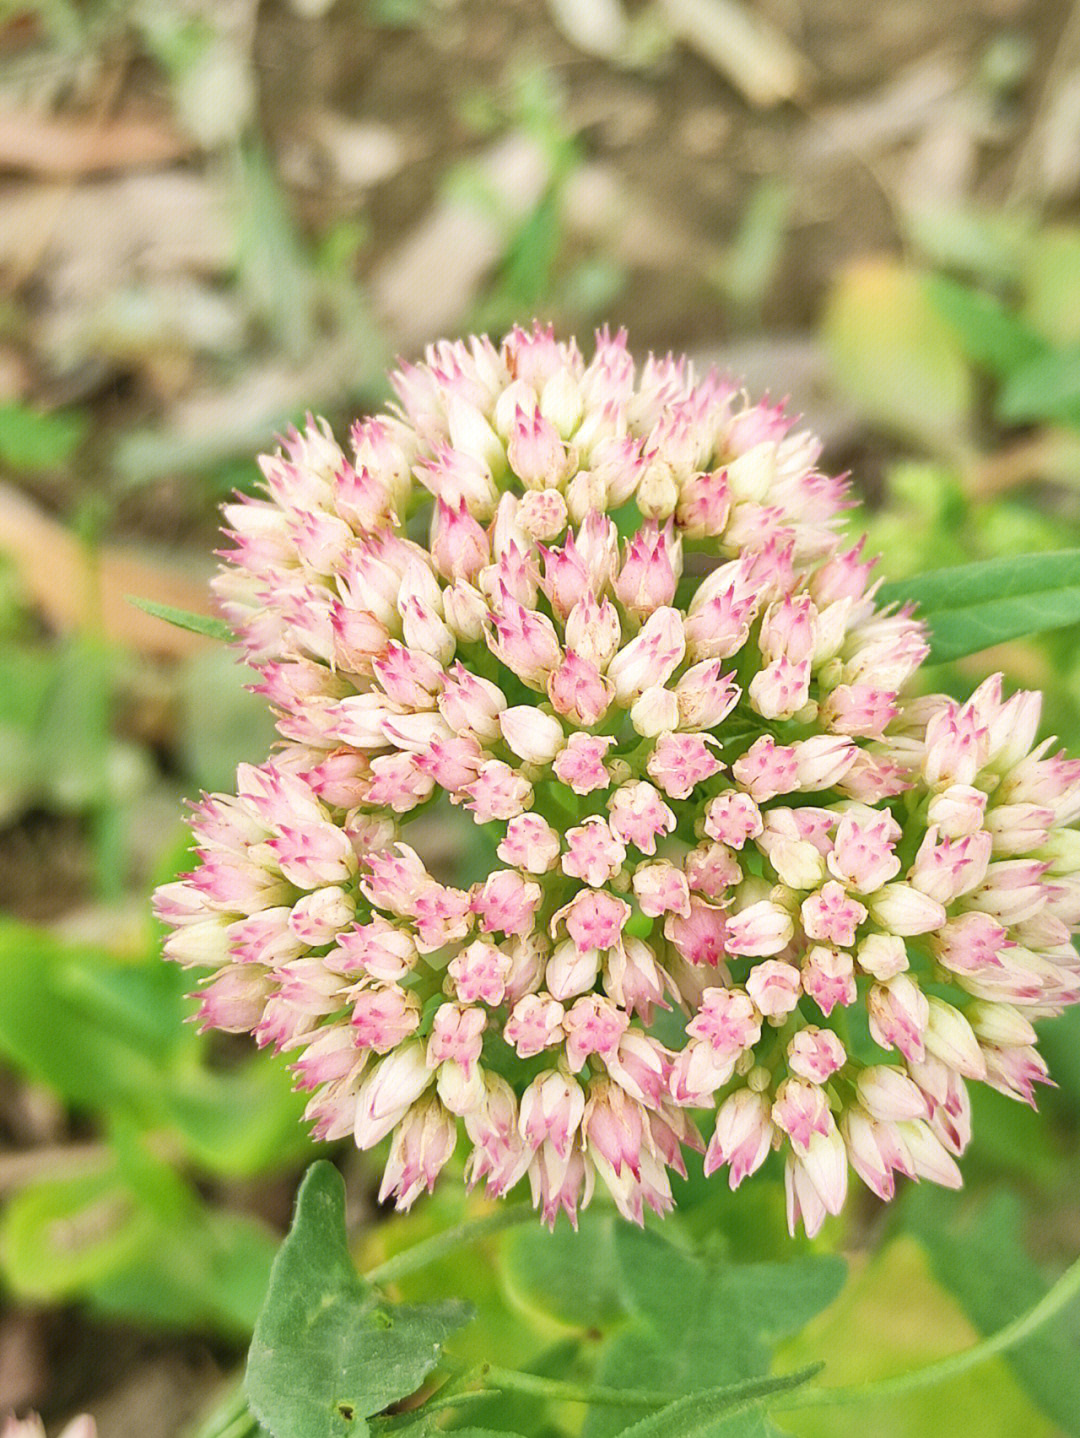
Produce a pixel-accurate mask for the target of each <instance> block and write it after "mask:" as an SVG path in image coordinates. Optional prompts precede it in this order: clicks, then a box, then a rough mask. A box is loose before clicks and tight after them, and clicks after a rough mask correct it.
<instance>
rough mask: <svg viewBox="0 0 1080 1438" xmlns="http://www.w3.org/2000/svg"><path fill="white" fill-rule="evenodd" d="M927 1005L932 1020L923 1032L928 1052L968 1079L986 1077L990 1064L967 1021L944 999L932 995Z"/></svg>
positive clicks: (929, 1018) (928, 1020) (929, 1020)
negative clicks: (987, 1064) (984, 1057)
mask: <svg viewBox="0 0 1080 1438" xmlns="http://www.w3.org/2000/svg"><path fill="white" fill-rule="evenodd" d="M927 1002H928V1005H929V1017H928V1019H927V1024H926V1029H925V1032H924V1033H923V1042H924V1043H925V1045H926V1052H927V1053H928V1054H930V1055H931V1057H933V1058H937V1059H940V1060H941V1062H942V1063H944V1064H948V1066H949V1067H950V1068H952V1069H955V1070H956V1072H957V1073H959V1074H963V1075H964V1077H965V1078H971V1079H981V1078H983V1077H984V1076H985V1074H986V1062H985V1060H984V1059H983V1056H982V1053H981V1051H980V1049H979V1041H978V1039H977V1038H976V1037H975V1035H974V1033H973V1032H972V1029H971V1025H970V1024H969V1023H968V1021H967V1019H966V1018H965V1017H964V1015H963V1014H962V1013H961V1012H960V1010H959V1009H956V1008H953V1006H952V1004H947V1003H946V1002H945V1001H944V999H939V998H937V997H936V996H934V995H931V997H930V998H929V999H928V1001H927Z"/></svg>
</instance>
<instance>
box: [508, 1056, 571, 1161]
mask: <svg viewBox="0 0 1080 1438" xmlns="http://www.w3.org/2000/svg"><path fill="white" fill-rule="evenodd" d="M584 1113H585V1095H584V1093H582V1091H581V1088H580V1086H579V1085H578V1084H576V1083H575V1082H574V1080H573V1079H571V1078H567V1077H566V1075H565V1074H561V1073H555V1072H553V1071H551V1070H548V1072H546V1073H543V1074H540V1075H539V1076H538V1077H537V1078H535V1079H533V1081H532V1083H531V1084H530V1085H529V1087H528V1088H527V1089H526V1090H525V1092H524V1094H523V1095H522V1098H521V1136H522V1137H523V1138H524V1140H525V1142H526V1143H527V1144H529V1145H530V1147H532V1148H539V1146H540V1145H541V1144H542V1143H550V1144H551V1145H552V1146H553V1148H554V1149H555V1151H556V1153H558V1154H559V1155H560V1156H561V1157H563V1158H566V1157H567V1156H568V1154H569V1152H570V1146H571V1143H572V1141H573V1137H574V1134H575V1133H576V1132H577V1130H578V1125H579V1124H580V1123H581V1120H582V1117H583V1115H584Z"/></svg>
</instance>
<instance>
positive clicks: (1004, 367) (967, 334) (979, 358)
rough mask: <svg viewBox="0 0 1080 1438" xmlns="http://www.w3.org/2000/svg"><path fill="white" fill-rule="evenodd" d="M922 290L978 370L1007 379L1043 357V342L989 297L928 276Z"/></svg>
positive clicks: (999, 302) (995, 300)
mask: <svg viewBox="0 0 1080 1438" xmlns="http://www.w3.org/2000/svg"><path fill="white" fill-rule="evenodd" d="M926 288H927V293H928V294H929V296H930V299H931V300H932V301H933V304H934V307H935V308H936V309H937V311H938V313H939V314H940V315H942V316H943V317H944V319H945V320H947V321H948V323H949V325H950V326H951V327H952V329H953V331H954V333H955V335H956V338H957V340H958V342H959V344H960V346H961V348H962V349H963V351H964V353H965V354H966V355H967V357H968V359H969V360H971V362H972V363H973V364H976V365H978V366H979V368H980V369H985V370H989V372H990V373H991V374H995V375H1009V374H1012V372H1013V371H1014V370H1017V369H1019V368H1020V367H1021V366H1022V365H1026V364H1030V363H1031V362H1032V361H1033V360H1037V359H1039V358H1041V357H1042V356H1043V355H1045V354H1046V352H1047V346H1046V341H1045V340H1043V339H1042V338H1041V337H1040V336H1039V335H1037V334H1036V333H1035V331H1034V330H1033V329H1031V328H1030V327H1029V326H1028V325H1026V324H1025V323H1024V321H1023V320H1022V319H1020V318H1018V316H1017V315H1015V314H1013V313H1012V312H1011V311H1010V310H1008V309H1006V307H1005V306H1004V305H1003V304H1002V302H1001V301H1000V300H999V299H996V298H995V297H994V296H993V295H988V294H986V293H984V292H983V291H981V290H973V289H970V288H969V287H968V286H967V285H962V284H959V283H958V282H957V281H956V280H952V279H949V278H948V277H947V276H946V275H930V276H928V277H927V280H926Z"/></svg>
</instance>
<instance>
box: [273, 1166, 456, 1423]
mask: <svg viewBox="0 0 1080 1438" xmlns="http://www.w3.org/2000/svg"><path fill="white" fill-rule="evenodd" d="M469 1316H470V1311H469V1308H468V1306H467V1305H466V1304H463V1303H456V1302H446V1303H437V1304H423V1305H417V1306H415V1307H410V1306H406V1305H397V1306H395V1305H392V1304H389V1303H387V1302H385V1301H384V1300H383V1299H382V1297H381V1296H380V1294H379V1293H378V1291H377V1290H376V1289H375V1288H373V1287H372V1286H371V1284H370V1283H367V1282H366V1281H365V1280H364V1279H363V1278H361V1277H360V1275H359V1274H358V1273H357V1271H356V1269H355V1267H354V1266H353V1262H352V1259H351V1257H350V1256H349V1248H348V1244H347V1242H346V1237H345V1186H344V1184H343V1183H342V1180H341V1177H340V1175H339V1174H338V1173H337V1171H336V1170H335V1169H334V1168H333V1166H332V1165H331V1164H329V1163H326V1162H325V1161H320V1162H318V1163H315V1164H313V1165H312V1166H311V1168H310V1169H309V1170H308V1172H307V1176H306V1177H305V1179H304V1182H303V1184H302V1185H301V1188H300V1193H299V1196H298V1198H297V1201H296V1216H295V1218H294V1219H293V1225H292V1228H291V1229H290V1231H289V1235H288V1237H287V1238H286V1239H285V1242H284V1243H283V1244H282V1246H281V1249H280V1251H279V1253H278V1256H277V1258H276V1260H275V1261H274V1268H273V1272H272V1274H271V1277H270V1288H269V1291H268V1293H267V1296H266V1303H265V1305H264V1307H263V1310H262V1312H261V1313H260V1315H259V1321H258V1323H257V1324H256V1326H255V1336H254V1338H253V1340H252V1344H251V1349H250V1352H249V1354H248V1366H247V1377H246V1379H245V1391H246V1393H247V1397H248V1402H249V1403H250V1405H251V1411H252V1412H253V1413H254V1415H255V1417H256V1418H257V1419H258V1420H259V1422H260V1423H261V1424H262V1425H263V1427H264V1428H266V1429H268V1430H269V1432H270V1433H272V1434H273V1435H274V1438H345V1435H354V1438H362V1435H364V1434H366V1433H367V1432H368V1431H369V1430H368V1424H367V1422H366V1420H367V1419H368V1418H370V1417H373V1416H374V1415H375V1414H376V1413H378V1412H380V1411H381V1410H382V1409H383V1408H385V1407H387V1405H388V1404H390V1403H394V1402H396V1401H397V1400H399V1399H401V1398H407V1397H408V1396H409V1394H411V1393H414V1392H415V1391H416V1390H417V1388H418V1387H419V1386H420V1384H421V1383H422V1382H423V1380H424V1378H425V1377H426V1376H427V1375H428V1373H430V1372H431V1370H432V1369H433V1368H434V1367H435V1364H436V1363H437V1362H438V1359H439V1352H440V1349H441V1346H442V1343H443V1341H444V1339H445V1338H446V1337H447V1335H448V1334H450V1333H452V1332H453V1331H454V1330H455V1329H456V1328H460V1327H461V1326H462V1324H464V1323H466V1322H467V1321H468V1319H469Z"/></svg>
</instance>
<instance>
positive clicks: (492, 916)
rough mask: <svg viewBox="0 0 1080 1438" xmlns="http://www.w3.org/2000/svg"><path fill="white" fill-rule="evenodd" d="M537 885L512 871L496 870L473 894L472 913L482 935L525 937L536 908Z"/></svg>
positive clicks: (538, 902)
mask: <svg viewBox="0 0 1080 1438" xmlns="http://www.w3.org/2000/svg"><path fill="white" fill-rule="evenodd" d="M540 899H541V889H540V885H539V884H534V883H532V882H531V881H530V880H527V879H523V878H522V877H521V875H520V874H519V873H517V871H516V870H514V869H499V870H496V872H495V873H494V874H492V875H490V876H489V877H488V878H487V879H485V880H484V882H483V884H481V885H480V886H479V888H477V889H476V890H475V892H474V893H473V898H472V910H473V913H474V914H478V915H479V917H480V927H481V928H482V929H483V930H484V932H485V933H494V932H498V933H503V934H507V935H513V934H527V933H529V932H530V930H531V929H532V927H533V923H534V915H535V913H536V910H537V909H538V908H539V906H540Z"/></svg>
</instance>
